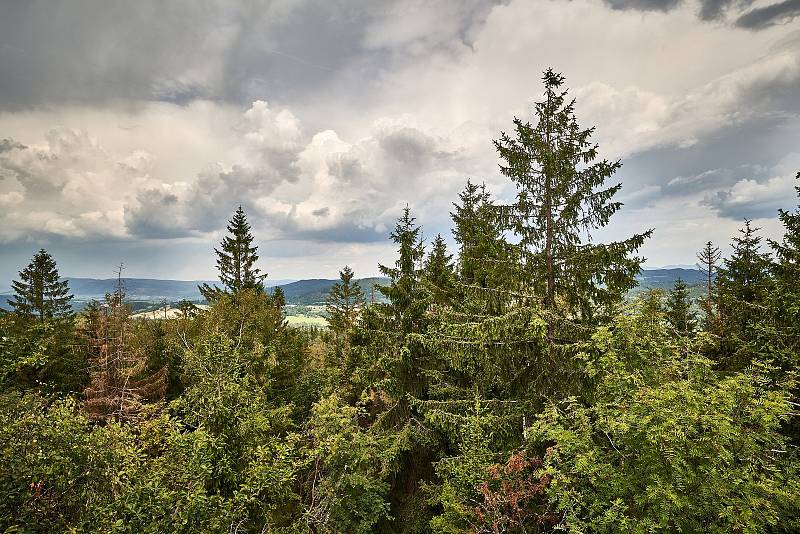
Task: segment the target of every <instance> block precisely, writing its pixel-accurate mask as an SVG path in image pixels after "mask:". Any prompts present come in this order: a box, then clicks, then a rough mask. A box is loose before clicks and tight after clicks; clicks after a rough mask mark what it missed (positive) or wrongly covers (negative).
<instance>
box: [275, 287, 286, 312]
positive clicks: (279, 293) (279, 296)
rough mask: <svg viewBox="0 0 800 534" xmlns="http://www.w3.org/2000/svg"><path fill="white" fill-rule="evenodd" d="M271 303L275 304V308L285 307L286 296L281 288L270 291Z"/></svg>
mask: <svg viewBox="0 0 800 534" xmlns="http://www.w3.org/2000/svg"><path fill="white" fill-rule="evenodd" d="M272 303H273V304H275V307H276V308H281V309H283V307H284V306H286V295H285V294H284V292H283V289H282V288H281V287H276V288H275V289H274V290H273V291H272Z"/></svg>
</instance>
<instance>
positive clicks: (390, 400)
mask: <svg viewBox="0 0 800 534" xmlns="http://www.w3.org/2000/svg"><path fill="white" fill-rule="evenodd" d="M391 238H392V241H394V243H395V244H396V245H397V247H398V258H397V260H396V261H395V263H394V265H393V266H386V265H379V266H378V267H379V269H380V271H381V273H382V274H383V275H384V276H386V277H388V278H389V283H388V284H387V285H378V286H377V289H378V291H380V292H381V293H382V294H383V295H384V296H385V297H386V299H387V302H382V303H376V304H372V305H370V306H367V307H366V308H365V309H364V312H363V314H362V320H361V321H360V322H359V327H358V328H357V330H356V332H355V335H354V345H355V346H356V347H357V350H358V353H359V355H363V360H364V361H365V362H366V363H367V369H366V371H367V373H365V374H367V375H369V376H370V379H369V383H368V384H367V385H366V390H365V391H364V393H363V394H362V398H370V399H372V402H371V403H370V405H369V409H370V410H371V411H374V412H378V413H377V415H376V417H375V422H374V423H373V429H374V431H376V432H381V433H383V435H384V436H385V437H386V438H387V439H389V440H390V441H391V443H392V445H391V446H390V447H389V450H388V451H387V455H386V458H385V462H386V463H387V464H388V465H389V466H390V467H389V471H390V472H391V473H392V474H393V476H392V490H391V492H390V499H391V501H392V503H393V507H392V516H393V517H394V518H395V521H396V524H397V525H403V524H405V523H407V522H409V521H416V522H420V521H421V522H422V525H421V526H424V523H425V522H426V521H427V520H426V519H424V518H425V517H426V516H427V514H428V511H427V504H426V499H425V498H424V497H423V493H422V491H423V490H422V488H423V484H422V481H423V479H424V478H426V476H430V474H432V473H431V471H430V465H431V462H432V461H433V458H434V451H433V447H434V443H433V442H432V441H431V433H430V431H429V430H428V429H427V428H425V427H424V426H423V425H422V424H421V423H420V421H419V418H418V417H416V416H415V405H416V403H417V401H418V400H425V399H427V397H428V381H427V375H426V373H427V371H428V369H429V367H430V360H431V358H432V357H431V355H430V353H429V352H428V350H427V349H426V347H425V344H424V339H423V336H424V334H425V332H426V330H427V328H428V318H427V316H426V312H427V310H428V305H429V299H428V294H427V291H425V287H424V282H423V270H422V265H421V264H422V261H423V258H424V247H423V244H422V235H421V229H420V227H419V226H417V225H416V224H415V219H414V217H412V216H411V212H410V210H409V209H408V207H406V208H405V209H404V210H403V215H402V216H401V217H400V219H399V220H398V221H397V225H396V226H395V228H394V231H393V232H392V234H391ZM356 374H362V373H356ZM426 473H428V475H426ZM421 518H422V519H421ZM421 526H420V528H421ZM415 528H416V527H415ZM378 530H380V531H381V532H383V531H389V527H388V526H384V527H382V528H379V529H378ZM404 530H405V529H404Z"/></svg>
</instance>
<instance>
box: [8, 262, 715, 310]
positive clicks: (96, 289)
mask: <svg viewBox="0 0 800 534" xmlns="http://www.w3.org/2000/svg"><path fill="white" fill-rule="evenodd" d="M678 278H681V279H683V281H684V282H686V284H687V285H689V286H698V289H699V288H700V286H701V285H702V284H703V283H705V278H704V275H703V273H702V271H698V270H697V269H683V268H675V269H643V270H642V272H641V274H640V275H639V276H637V277H636V279H637V280H638V281H639V287H638V288H636V289H635V290H634V291H633V293H634V294H635V293H638V292H641V291H643V290H646V289H670V288H671V287H672V286H673V285H674V284H675V280H677V279H678ZM67 281H69V287H70V289H71V291H72V293H73V294H74V295H75V301H76V302H75V307H76V308H82V307H83V305H84V304H85V303H86V302H87V301H89V300H91V299H102V298H103V297H104V296H105V294H106V293H111V292H112V291H114V288H115V287H116V284H117V280H116V278H106V279H96V278H67ZM123 281H124V283H125V291H126V293H127V295H128V299H129V300H130V301H131V302H132V303H135V306H134V307H135V308H136V309H137V310H138V309H143V308H147V307H148V304H153V303H160V302H162V301H164V300H166V301H168V302H172V303H175V302H178V301H180V300H183V299H187V300H191V301H195V302H199V301H201V300H202V298H203V297H202V296H201V295H200V292H199V291H198V290H197V286H198V284H202V283H203V281H202V280H199V281H198V280H193V281H189V280H157V279H151V278H123ZM337 281H338V280H336V279H325V278H313V279H310V280H298V281H291V280H272V281H268V282H267V286H268V287H275V286H280V287H281V289H283V293H284V295H285V296H286V303H287V304H296V305H303V306H308V305H314V304H324V303H325V298H326V297H327V296H328V292H329V291H330V289H331V286H333V284H335V283H336V282H337ZM208 283H210V284H213V283H215V282H213V281H209V282H208ZM216 283H219V282H216ZM359 283H360V284H361V287H362V289H363V290H364V294H365V296H366V297H367V301H368V302H369V301H370V300H371V298H372V297H373V292H372V291H371V288H372V286H373V285H374V284H386V283H388V279H386V278H362V279H360V280H359ZM698 294H699V293H698ZM10 298H11V293H2V294H0V308H5V309H8V308H9V306H8V304H7V301H8V299H10ZM374 299H375V301H376V302H383V301H384V300H385V299H384V297H383V295H382V294H380V293H379V292H378V291H375V292H374Z"/></svg>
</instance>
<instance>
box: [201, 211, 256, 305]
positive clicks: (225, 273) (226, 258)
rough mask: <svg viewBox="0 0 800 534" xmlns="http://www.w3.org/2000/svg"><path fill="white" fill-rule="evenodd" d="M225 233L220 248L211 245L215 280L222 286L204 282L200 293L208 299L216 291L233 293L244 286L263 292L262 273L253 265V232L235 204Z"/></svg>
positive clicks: (254, 247) (244, 287) (254, 252)
mask: <svg viewBox="0 0 800 534" xmlns="http://www.w3.org/2000/svg"><path fill="white" fill-rule="evenodd" d="M228 233H229V235H227V236H225V237H224V238H223V239H222V242H221V243H220V248H218V249H217V248H215V249H214V252H215V253H216V254H217V269H218V270H219V279H220V282H222V285H223V286H224V289H219V288H217V287H216V286H214V287H211V286H209V285H208V284H203V285H201V286H200V293H202V295H203V297H204V298H206V299H207V300H212V299H214V298H215V296H216V295H218V294H219V292H220V291H223V292H229V293H232V294H233V295H236V294H237V293H239V292H240V291H244V290H247V289H250V290H256V291H258V292H263V291H264V279H265V278H266V277H267V275H266V274H260V273H261V270H260V269H258V268H257V267H255V263H256V261H258V254H257V251H258V247H256V246H253V235H252V234H251V233H250V224H248V222H247V217H245V214H244V210H242V207H241V206H239V207H238V208H237V209H236V212H235V213H234V214H233V218H231V220H230V221H228Z"/></svg>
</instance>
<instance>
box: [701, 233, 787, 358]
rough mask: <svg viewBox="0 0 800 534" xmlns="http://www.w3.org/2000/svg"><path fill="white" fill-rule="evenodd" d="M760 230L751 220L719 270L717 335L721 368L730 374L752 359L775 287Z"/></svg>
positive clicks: (736, 238)
mask: <svg viewBox="0 0 800 534" xmlns="http://www.w3.org/2000/svg"><path fill="white" fill-rule="evenodd" d="M758 230H760V228H756V227H753V226H752V223H751V221H750V220H748V219H745V224H744V227H743V228H742V229H740V230H739V233H740V236H739V237H734V238H733V242H732V246H733V253H732V254H731V256H730V257H728V258H725V259H724V260H723V264H722V266H721V267H720V268H719V269H718V270H717V280H716V288H715V289H716V291H717V292H718V300H719V304H718V308H719V309H718V314H719V317H718V320H717V323H718V325H717V329H716V334H717V335H718V339H719V340H720V354H719V356H718V358H719V360H720V365H721V367H722V368H723V369H725V370H728V371H739V370H741V369H744V368H745V367H746V366H747V365H748V364H749V363H750V361H751V359H752V357H753V350H752V349H753V347H752V346H750V344H749V343H748V340H749V339H752V338H753V337H754V330H753V329H754V328H758V325H759V323H760V322H761V321H763V320H764V319H765V316H764V315H765V314H764V311H765V310H766V307H765V305H766V303H767V299H768V296H769V295H770V293H771V291H772V287H773V280H772V277H771V275H770V269H771V266H772V260H771V258H770V256H769V253H767V252H762V250H761V236H759V235H758V234H757V232H758Z"/></svg>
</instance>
